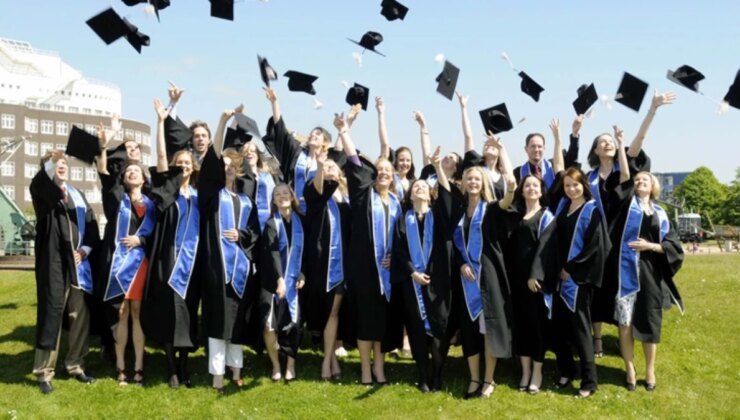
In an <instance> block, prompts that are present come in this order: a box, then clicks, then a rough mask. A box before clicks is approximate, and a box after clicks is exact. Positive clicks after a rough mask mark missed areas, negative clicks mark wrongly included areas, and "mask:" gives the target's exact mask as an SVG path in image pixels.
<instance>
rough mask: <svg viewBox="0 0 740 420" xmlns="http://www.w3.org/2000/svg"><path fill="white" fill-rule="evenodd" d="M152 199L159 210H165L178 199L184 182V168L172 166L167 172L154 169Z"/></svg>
mask: <svg viewBox="0 0 740 420" xmlns="http://www.w3.org/2000/svg"><path fill="white" fill-rule="evenodd" d="M151 174H152V193H151V196H152V200H154V204H155V205H156V206H157V211H160V212H164V211H165V210H166V209H167V208H168V207H169V206H171V205H173V204H174V203H175V201H177V197H178V196H179V195H180V184H181V183H182V169H180V168H179V167H177V166H171V167H170V168H169V170H168V171H166V172H157V171H152V172H151Z"/></svg>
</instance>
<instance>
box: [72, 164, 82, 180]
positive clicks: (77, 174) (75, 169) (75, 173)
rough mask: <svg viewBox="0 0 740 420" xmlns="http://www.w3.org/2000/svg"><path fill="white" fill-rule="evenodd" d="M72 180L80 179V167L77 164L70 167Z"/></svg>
mask: <svg viewBox="0 0 740 420" xmlns="http://www.w3.org/2000/svg"><path fill="white" fill-rule="evenodd" d="M72 181H82V168H80V167H79V166H77V167H73V168H72Z"/></svg>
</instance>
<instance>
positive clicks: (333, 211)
mask: <svg viewBox="0 0 740 420" xmlns="http://www.w3.org/2000/svg"><path fill="white" fill-rule="evenodd" d="M326 210H327V212H328V214H329V266H328V270H327V273H326V291H327V293H328V292H329V291H330V290H332V289H333V288H335V287H337V286H338V285H339V284H341V283H342V282H343V281H344V264H343V257H342V252H343V247H342V218H341V213H340V212H339V204H337V202H336V201H334V199H333V198H332V197H329V200H327V203H326Z"/></svg>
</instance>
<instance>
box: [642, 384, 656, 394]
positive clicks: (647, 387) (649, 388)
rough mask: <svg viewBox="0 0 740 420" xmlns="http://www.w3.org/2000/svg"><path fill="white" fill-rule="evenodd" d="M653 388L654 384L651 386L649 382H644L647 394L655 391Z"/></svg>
mask: <svg viewBox="0 0 740 420" xmlns="http://www.w3.org/2000/svg"><path fill="white" fill-rule="evenodd" d="M655 386H656V384H655V383H652V384H651V383H650V382H645V390H646V391H648V392H653V391H655Z"/></svg>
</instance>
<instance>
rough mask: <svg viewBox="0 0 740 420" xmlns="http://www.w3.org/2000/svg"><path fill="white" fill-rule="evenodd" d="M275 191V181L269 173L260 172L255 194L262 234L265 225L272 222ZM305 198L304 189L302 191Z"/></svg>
mask: <svg viewBox="0 0 740 420" xmlns="http://www.w3.org/2000/svg"><path fill="white" fill-rule="evenodd" d="M274 189H275V180H274V179H273V178H272V174H270V173H269V172H262V171H260V172H259V173H258V175H257V191H255V193H254V197H255V200H256V201H257V217H258V218H259V221H260V232H262V231H264V230H265V224H267V221H268V220H270V215H271V208H270V204H271V203H272V191H273V190H274ZM301 197H303V189H301Z"/></svg>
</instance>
